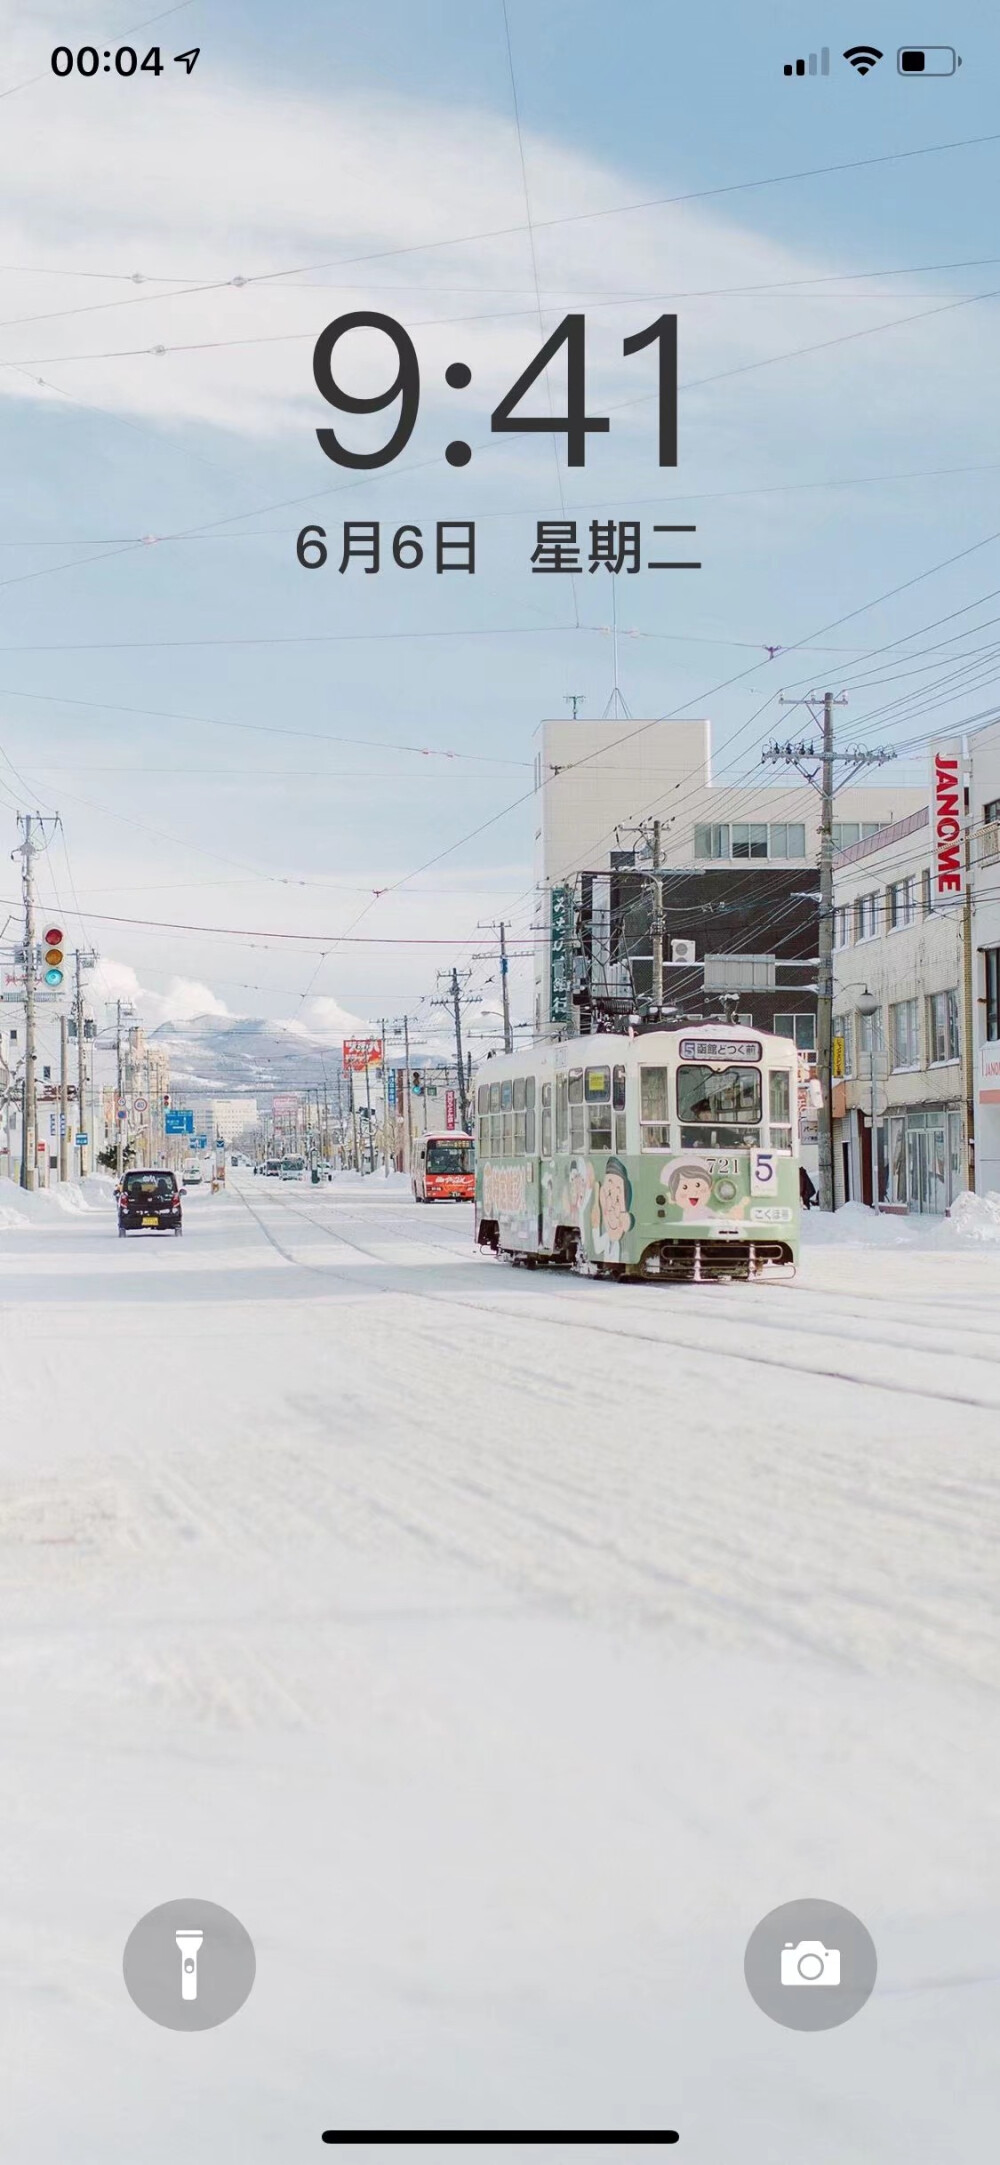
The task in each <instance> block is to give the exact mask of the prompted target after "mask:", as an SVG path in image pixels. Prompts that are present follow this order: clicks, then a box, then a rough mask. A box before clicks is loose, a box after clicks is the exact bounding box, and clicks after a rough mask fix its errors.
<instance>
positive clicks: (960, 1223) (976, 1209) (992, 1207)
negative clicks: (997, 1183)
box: [941, 1188, 1000, 1248]
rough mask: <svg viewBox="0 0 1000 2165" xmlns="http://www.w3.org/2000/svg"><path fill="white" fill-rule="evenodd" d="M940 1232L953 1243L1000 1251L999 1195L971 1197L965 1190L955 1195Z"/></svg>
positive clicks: (967, 1190)
mask: <svg viewBox="0 0 1000 2165" xmlns="http://www.w3.org/2000/svg"><path fill="white" fill-rule="evenodd" d="M941 1231H942V1233H943V1234H944V1235H945V1237H946V1238H947V1237H949V1236H950V1238H951V1239H952V1240H960V1241H962V1242H963V1243H964V1242H966V1241H974V1242H978V1243H985V1244H986V1245H987V1246H990V1247H997V1248H1000V1195H997V1194H995V1193H994V1194H992V1195H973V1194H972V1193H971V1191H970V1190H969V1189H968V1188H966V1189H965V1190H964V1191H963V1193H962V1194H961V1195H956V1197H955V1200H954V1202H953V1204H952V1206H951V1210H950V1212H949V1214H948V1217H947V1218H946V1219H945V1222H944V1225H943V1226H942V1228H941Z"/></svg>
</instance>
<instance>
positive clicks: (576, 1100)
mask: <svg viewBox="0 0 1000 2165" xmlns="http://www.w3.org/2000/svg"><path fill="white" fill-rule="evenodd" d="M569 1102H570V1104H571V1105H582V1104H583V1069H582V1067H571V1068H570V1071H569Z"/></svg>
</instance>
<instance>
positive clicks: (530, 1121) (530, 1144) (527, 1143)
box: [524, 1112, 535, 1158]
mask: <svg viewBox="0 0 1000 2165" xmlns="http://www.w3.org/2000/svg"><path fill="white" fill-rule="evenodd" d="M524 1147H525V1150H526V1151H527V1154H528V1156H529V1158H533V1157H534V1155H535V1115H534V1112H530V1113H529V1112H526V1113H525V1116H524Z"/></svg>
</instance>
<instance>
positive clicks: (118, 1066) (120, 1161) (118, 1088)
mask: <svg viewBox="0 0 1000 2165" xmlns="http://www.w3.org/2000/svg"><path fill="white" fill-rule="evenodd" d="M123 1108H124V1092H123V1089H122V1003H121V1001H120V1000H119V1002H118V1006H117V1010H116V1023H115V1167H116V1170H117V1173H118V1178H119V1180H120V1179H121V1177H122V1173H123V1171H124V1167H125V1136H124V1127H125V1122H124V1120H123V1119H122V1111H123Z"/></svg>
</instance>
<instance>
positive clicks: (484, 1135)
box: [479, 1113, 490, 1158]
mask: <svg viewBox="0 0 1000 2165" xmlns="http://www.w3.org/2000/svg"><path fill="white" fill-rule="evenodd" d="M489 1154H490V1116H489V1114H488V1113H480V1115H479V1155H480V1157H481V1158H488V1157H489Z"/></svg>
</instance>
